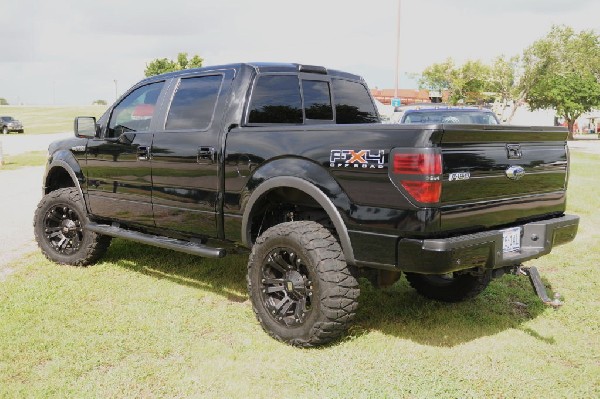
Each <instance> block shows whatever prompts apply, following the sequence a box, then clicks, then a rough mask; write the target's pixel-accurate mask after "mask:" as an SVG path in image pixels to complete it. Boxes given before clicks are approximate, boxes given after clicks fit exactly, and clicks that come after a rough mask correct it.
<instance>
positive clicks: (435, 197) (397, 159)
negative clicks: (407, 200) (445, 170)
mask: <svg viewBox="0 0 600 399" xmlns="http://www.w3.org/2000/svg"><path fill="white" fill-rule="evenodd" d="M391 156H392V168H391V170H390V178H391V179H392V181H393V182H394V184H396V186H397V187H398V186H399V185H400V186H401V187H402V188H403V189H404V191H406V193H407V194H409V195H410V196H411V197H412V198H414V199H415V200H416V201H418V202H420V203H424V204H435V203H438V202H440V198H441V196H442V155H441V154H439V153H436V152H435V150H434V149H432V148H425V149H422V150H421V151H418V150H417V151H416V152H415V151H414V150H413V151H411V152H406V153H404V152H402V149H395V150H392V153H391ZM398 188H400V187H398Z"/></svg>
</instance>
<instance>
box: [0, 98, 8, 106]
mask: <svg viewBox="0 0 600 399" xmlns="http://www.w3.org/2000/svg"><path fill="white" fill-rule="evenodd" d="M0 105H8V101H6V98H2V97H0Z"/></svg>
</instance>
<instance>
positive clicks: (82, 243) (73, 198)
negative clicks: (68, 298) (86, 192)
mask: <svg viewBox="0 0 600 399" xmlns="http://www.w3.org/2000/svg"><path fill="white" fill-rule="evenodd" d="M87 221H88V218H87V214H86V211H85V206H84V204H83V200H82V198H81V195H80V194H79V192H78V191H77V189H76V188H73V187H69V188H61V189H58V190H56V191H52V192H50V193H48V194H46V195H45V196H44V197H43V198H42V200H41V201H40V202H39V204H38V206H37V209H36V210H35V215H34V217H33V232H34V234H35V239H36V241H37V244H38V247H39V248H40V250H41V251H42V253H43V254H44V256H46V258H48V259H49V260H51V261H53V262H56V263H58V264H61V265H73V266H87V265H90V264H92V263H94V262H96V261H97V260H98V259H99V258H100V257H101V256H102V255H103V254H104V253H105V252H106V250H107V249H108V247H109V245H110V241H111V237H108V236H104V235H101V234H97V233H94V232H91V231H88V230H86V229H85V225H86V223H87Z"/></svg>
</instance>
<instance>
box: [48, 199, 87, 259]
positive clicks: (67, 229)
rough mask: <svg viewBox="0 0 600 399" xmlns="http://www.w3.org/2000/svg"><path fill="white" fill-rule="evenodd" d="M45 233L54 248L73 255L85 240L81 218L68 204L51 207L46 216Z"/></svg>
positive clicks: (59, 251)
mask: <svg viewBox="0 0 600 399" xmlns="http://www.w3.org/2000/svg"><path fill="white" fill-rule="evenodd" d="M44 234H45V237H46V240H48V243H49V244H50V246H51V247H52V248H54V250H55V251H56V252H58V253H60V254H62V255H71V254H73V253H74V252H77V251H78V250H79V247H80V246H81V241H82V240H83V228H82V226H81V220H80V219H79V216H78V215H77V212H76V211H75V210H74V209H71V208H70V207H69V206H68V205H67V204H57V205H54V206H53V207H51V208H50V209H49V210H48V211H47V212H46V214H45V216H44Z"/></svg>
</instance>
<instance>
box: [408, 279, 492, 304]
mask: <svg viewBox="0 0 600 399" xmlns="http://www.w3.org/2000/svg"><path fill="white" fill-rule="evenodd" d="M405 276H406V279H407V280H408V282H409V284H410V286H411V287H413V288H414V289H415V290H417V292H418V293H419V294H421V295H423V296H424V297H426V298H429V299H435V300H437V301H442V302H461V301H464V300H467V299H470V298H474V297H476V296H477V295H479V294H480V293H481V292H482V291H483V290H485V289H486V287H487V286H488V284H489V283H490V281H491V280H492V274H491V273H489V272H486V273H484V274H481V275H477V274H468V273H462V274H458V273H452V275H451V276H449V275H443V276H439V275H427V274H417V273H405Z"/></svg>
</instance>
